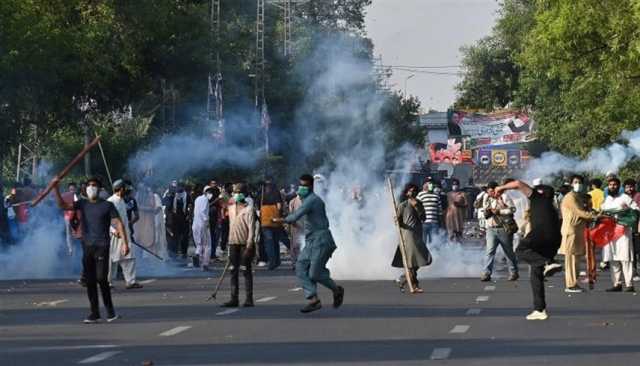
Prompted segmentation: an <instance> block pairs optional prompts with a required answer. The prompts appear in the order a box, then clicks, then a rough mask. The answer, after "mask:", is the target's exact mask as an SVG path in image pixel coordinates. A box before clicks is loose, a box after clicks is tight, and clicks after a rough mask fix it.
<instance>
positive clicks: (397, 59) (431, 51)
mask: <svg viewBox="0 0 640 366" xmlns="http://www.w3.org/2000/svg"><path fill="white" fill-rule="evenodd" d="M498 5H499V4H498V2H497V1H496V0H373V3H372V4H371V6H370V7H369V8H368V9H367V16H366V20H365V24H366V30H367V35H368V37H369V38H371V39H372V40H373V43H374V45H375V51H374V53H375V55H376V57H378V56H382V62H383V64H385V65H410V66H452V65H460V61H461V54H460V47H461V46H463V45H469V44H473V43H474V42H475V41H477V40H478V39H480V38H482V37H485V36H487V35H489V33H490V32H491V28H492V27H493V25H494V23H495V20H496V17H497V14H496V12H497V10H498ZM454 70H457V69H433V70H430V71H438V72H443V71H444V72H452V71H454ZM411 74H414V76H413V77H411V78H409V79H407V77H409V76H410V75H411ZM405 80H406V86H407V94H410V95H415V96H417V97H418V98H419V99H420V102H421V105H422V109H423V110H424V111H427V110H429V109H435V110H439V111H444V110H446V109H447V108H448V107H449V106H451V105H452V104H453V102H454V100H455V96H456V92H455V89H454V87H455V85H456V83H458V82H459V80H460V79H459V77H458V76H455V75H431V74H424V73H412V72H410V71H394V73H393V75H392V76H391V78H390V80H389V83H390V84H391V85H392V86H391V87H392V88H393V89H396V90H399V91H401V92H404V87H405ZM394 84H395V85H394Z"/></svg>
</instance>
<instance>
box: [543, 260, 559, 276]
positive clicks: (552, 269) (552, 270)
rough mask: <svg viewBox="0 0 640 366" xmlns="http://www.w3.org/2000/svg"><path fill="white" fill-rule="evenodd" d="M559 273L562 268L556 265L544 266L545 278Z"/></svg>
mask: <svg viewBox="0 0 640 366" xmlns="http://www.w3.org/2000/svg"><path fill="white" fill-rule="evenodd" d="M560 271H562V266H561V265H559V264H558V263H549V264H547V265H546V266H544V276H545V277H551V276H553V275H554V274H556V273H558V272H560Z"/></svg>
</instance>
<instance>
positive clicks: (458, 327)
mask: <svg viewBox="0 0 640 366" xmlns="http://www.w3.org/2000/svg"><path fill="white" fill-rule="evenodd" d="M469 328H471V327H470V326H468V325H456V326H455V327H453V329H451V330H450V331H449V333H452V334H459V333H466V332H467V331H468V330H469Z"/></svg>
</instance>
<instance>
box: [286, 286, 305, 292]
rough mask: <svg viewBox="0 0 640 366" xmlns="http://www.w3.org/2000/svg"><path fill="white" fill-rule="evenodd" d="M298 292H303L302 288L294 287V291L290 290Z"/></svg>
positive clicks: (292, 290)
mask: <svg viewBox="0 0 640 366" xmlns="http://www.w3.org/2000/svg"><path fill="white" fill-rule="evenodd" d="M298 291H302V287H294V288H292V289H289V292H298Z"/></svg>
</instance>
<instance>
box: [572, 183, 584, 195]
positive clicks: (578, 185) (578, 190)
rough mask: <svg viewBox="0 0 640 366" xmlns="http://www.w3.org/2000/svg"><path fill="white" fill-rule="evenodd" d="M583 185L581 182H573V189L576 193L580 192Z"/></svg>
mask: <svg viewBox="0 0 640 366" xmlns="http://www.w3.org/2000/svg"><path fill="white" fill-rule="evenodd" d="M582 188H583V185H582V184H581V183H575V184H574V185H573V191H574V192H576V193H580V192H582Z"/></svg>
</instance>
